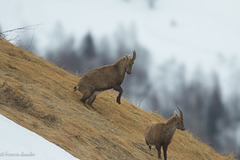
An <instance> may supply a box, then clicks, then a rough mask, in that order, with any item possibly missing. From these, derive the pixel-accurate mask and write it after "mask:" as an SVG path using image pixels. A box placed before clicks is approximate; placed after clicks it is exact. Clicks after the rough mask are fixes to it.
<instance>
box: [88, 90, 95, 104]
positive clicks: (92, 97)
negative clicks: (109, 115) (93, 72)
mask: <svg viewBox="0 0 240 160" xmlns="http://www.w3.org/2000/svg"><path fill="white" fill-rule="evenodd" d="M95 99H96V95H95V94H94V93H93V94H92V95H91V96H90V97H89V99H88V105H89V106H91V107H93V106H92V104H93V102H94V101H95Z"/></svg>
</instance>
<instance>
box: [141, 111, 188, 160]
mask: <svg viewBox="0 0 240 160" xmlns="http://www.w3.org/2000/svg"><path fill="white" fill-rule="evenodd" d="M178 109H179V108H178ZM179 112H180V116H179V115H177V113H176V112H175V114H174V116H172V117H171V118H170V119H169V120H168V121H167V122H166V123H158V122H151V123H149V124H148V125H147V128H146V131H145V141H146V144H147V145H148V146H149V149H150V150H151V145H155V146H156V149H157V151H158V158H161V147H163V152H164V160H167V148H168V145H169V144H170V143H171V140H172V137H173V135H174V133H175V131H176V129H180V130H185V128H184V122H183V114H182V111H181V110H180V109H179Z"/></svg>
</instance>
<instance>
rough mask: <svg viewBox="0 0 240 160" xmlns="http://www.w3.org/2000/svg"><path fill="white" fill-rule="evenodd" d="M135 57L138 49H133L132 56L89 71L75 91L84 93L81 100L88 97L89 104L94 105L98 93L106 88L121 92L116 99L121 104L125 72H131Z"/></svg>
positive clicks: (83, 100)
mask: <svg viewBox="0 0 240 160" xmlns="http://www.w3.org/2000/svg"><path fill="white" fill-rule="evenodd" d="M135 59H136V51H133V57H132V58H131V55H129V56H128V55H126V56H124V57H122V58H120V59H119V60H118V61H116V62H115V63H114V64H112V65H106V66H102V67H100V68H96V69H93V70H91V71H89V72H87V73H86V74H84V75H83V76H82V77H81V78H80V80H79V83H78V85H77V86H75V87H74V91H76V90H79V91H80V92H81V93H82V94H83V96H82V98H81V101H82V102H83V103H85V101H86V100H87V99H88V104H89V105H90V106H92V103H93V102H94V100H95V98H96V96H97V94H99V93H100V92H102V91H104V90H108V89H114V90H116V91H118V92H119V94H118V96H117V100H116V101H117V103H118V104H121V101H120V99H121V95H122V94H123V89H122V87H121V84H122V82H123V80H124V78H125V73H126V72H127V74H131V72H132V65H133V64H134V60H135Z"/></svg>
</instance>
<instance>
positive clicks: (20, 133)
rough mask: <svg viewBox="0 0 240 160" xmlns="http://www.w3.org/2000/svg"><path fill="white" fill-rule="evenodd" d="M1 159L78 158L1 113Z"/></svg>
mask: <svg viewBox="0 0 240 160" xmlns="http://www.w3.org/2000/svg"><path fill="white" fill-rule="evenodd" d="M0 127H1V131H0V141H1V146H0V159H4V160H28V159H29V160H46V159H59V160H66V159H67V160H78V159H77V158H75V157H73V156H72V155H71V154H69V153H68V152H66V151H65V150H63V149H62V148H60V147H58V146H56V145H55V144H53V143H51V142H49V141H47V140H46V139H44V138H42V137H41V136H39V135H37V134H36V133H34V132H31V131H29V130H27V129H25V128H23V127H21V126H19V125H18V124H16V123H15V122H13V121H11V120H9V119H7V118H6V117H4V116H2V115H1V114H0Z"/></svg>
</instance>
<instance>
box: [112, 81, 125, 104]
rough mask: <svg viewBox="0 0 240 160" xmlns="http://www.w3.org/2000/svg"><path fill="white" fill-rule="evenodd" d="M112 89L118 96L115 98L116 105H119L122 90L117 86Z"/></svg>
mask: <svg viewBox="0 0 240 160" xmlns="http://www.w3.org/2000/svg"><path fill="white" fill-rule="evenodd" d="M113 89H114V90H116V91H118V92H119V94H118V96H117V103H118V104H121V100H120V99H121V96H122V94H123V89H122V87H121V86H120V85H119V86H114V87H113Z"/></svg>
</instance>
